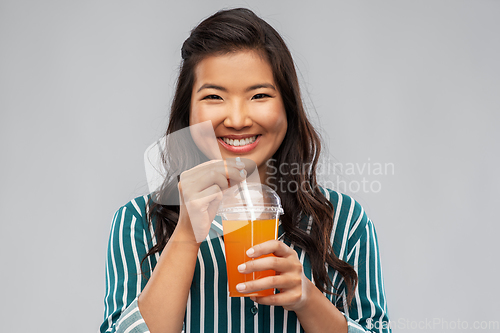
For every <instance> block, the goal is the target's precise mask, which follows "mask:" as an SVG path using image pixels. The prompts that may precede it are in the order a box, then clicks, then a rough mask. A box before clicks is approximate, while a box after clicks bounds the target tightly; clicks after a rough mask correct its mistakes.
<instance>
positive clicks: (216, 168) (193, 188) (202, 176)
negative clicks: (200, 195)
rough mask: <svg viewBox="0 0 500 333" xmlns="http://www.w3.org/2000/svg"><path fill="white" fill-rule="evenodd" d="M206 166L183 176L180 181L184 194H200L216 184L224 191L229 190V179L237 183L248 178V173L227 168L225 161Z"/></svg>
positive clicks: (231, 167) (232, 167)
mask: <svg viewBox="0 0 500 333" xmlns="http://www.w3.org/2000/svg"><path fill="white" fill-rule="evenodd" d="M204 164H205V166H204V167H203V168H199V167H196V168H193V169H190V170H188V171H187V172H184V173H182V174H181V180H180V181H181V183H182V189H183V191H184V192H186V191H188V192H189V193H193V192H200V191H202V190H204V189H206V188H208V187H210V186H212V185H214V184H216V185H218V186H219V188H220V189H222V190H224V189H226V188H228V184H227V183H228V181H227V179H228V178H227V177H229V179H231V180H232V181H233V182H235V183H237V182H240V181H242V180H243V179H245V177H246V171H243V170H239V169H237V168H236V167H234V166H228V167H227V168H226V167H225V166H224V163H223V161H216V162H214V161H212V163H210V164H207V163H204ZM226 170H227V173H226Z"/></svg>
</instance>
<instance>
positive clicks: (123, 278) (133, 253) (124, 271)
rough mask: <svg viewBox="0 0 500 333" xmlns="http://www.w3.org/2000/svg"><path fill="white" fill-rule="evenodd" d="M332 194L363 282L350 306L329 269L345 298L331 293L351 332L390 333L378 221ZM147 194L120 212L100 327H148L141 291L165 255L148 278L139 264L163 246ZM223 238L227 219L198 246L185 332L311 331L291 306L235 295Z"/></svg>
mask: <svg viewBox="0 0 500 333" xmlns="http://www.w3.org/2000/svg"><path fill="white" fill-rule="evenodd" d="M326 197H327V199H329V200H330V201H331V202H332V204H333V207H334V226H333V230H332V236H331V239H332V242H333V244H332V245H333V250H334V252H335V254H336V255H337V256H338V257H339V258H340V259H342V260H344V261H346V262H348V263H349V264H351V265H352V266H353V267H354V268H355V270H356V272H357V273H358V278H359V283H358V286H357V288H356V293H355V297H354V299H353V301H352V303H351V306H350V308H349V309H348V308H347V307H346V306H345V297H346V295H345V286H344V283H343V279H342V277H341V276H340V274H338V272H337V271H335V270H334V269H332V268H331V267H329V270H328V273H329V276H330V278H331V280H332V281H333V286H334V288H337V290H333V291H334V292H335V291H336V293H337V294H338V296H335V295H333V296H332V295H325V297H327V298H328V299H329V300H330V301H331V302H333V303H334V304H344V307H343V313H344V315H345V317H346V318H347V322H348V325H349V332H390V329H389V328H388V327H387V326H388V325H387V324H388V323H389V318H388V316H387V303H386V298H385V293H384V283H383V279H382V268H381V266H380V259H379V252H378V245H377V236H376V234H375V229H374V227H373V223H372V222H371V220H370V219H368V217H367V216H366V214H365V212H364V210H363V208H362V207H361V206H360V205H359V204H358V203H357V202H356V201H354V200H353V199H352V198H350V197H349V196H347V195H344V194H340V193H338V192H335V191H330V190H329V191H326ZM147 200H148V197H147V196H144V197H139V198H136V199H134V200H132V201H130V202H129V203H127V204H126V205H125V206H123V207H121V208H120V209H119V210H118V211H117V212H116V214H115V216H114V218H113V223H112V226H111V233H110V238H109V244H108V255H107V259H106V295H105V298H104V309H105V310H104V322H103V323H102V325H101V332H126V333H128V332H136V333H139V332H140V333H143V332H149V330H148V327H147V326H146V323H145V322H144V320H143V319H142V316H141V313H140V312H139V308H138V306H137V297H138V296H139V294H140V293H141V291H142V290H143V289H144V287H145V286H146V282H147V279H148V278H149V276H150V272H151V271H152V270H153V269H154V267H155V265H156V263H157V262H158V259H159V256H160V254H159V253H156V254H155V255H154V256H150V257H148V258H147V259H146V260H145V261H144V263H143V268H144V271H145V272H149V273H147V274H146V275H147V276H146V277H144V276H142V275H141V269H140V262H141V260H142V258H144V256H145V255H146V253H147V252H148V250H149V249H150V248H151V247H152V246H154V244H156V239H155V236H154V233H153V230H154V226H153V228H150V227H149V226H148V221H147V219H146V203H147ZM302 222H303V223H302V224H301V227H303V228H305V230H307V228H308V227H309V225H310V220H309V219H307V218H306V219H304V220H303V221H302ZM281 234H282V230H281V228H280V235H281ZM221 236H222V230H221V224H220V220H218V217H217V218H216V220H214V222H213V223H212V227H211V230H210V234H209V235H208V237H207V238H206V239H205V241H203V243H202V244H201V246H200V250H199V252H198V259H197V262H196V268H195V272H194V277H193V282H192V285H191V290H190V293H189V297H188V302H187V307H186V315H185V318H184V331H185V332H186V333H199V332H201V333H203V332H205V333H211V332H229V333H233V332H234V333H236V332H276V333H277V332H287V333H288V332H304V330H303V328H302V327H301V326H300V322H299V321H298V319H297V316H296V315H295V313H294V312H293V311H286V310H284V309H283V308H282V307H280V306H276V307H274V306H265V305H260V304H257V303H254V302H253V301H252V300H250V299H249V298H248V297H242V298H234V297H229V296H228V285H227V277H226V266H225V265H226V263H225V254H224V240H223V238H222V237H221ZM288 245H290V244H288ZM290 246H291V247H292V248H293V249H294V250H295V251H297V254H298V256H299V258H300V261H301V262H302V264H303V266H304V274H305V275H306V276H307V277H308V278H309V279H312V271H311V267H310V261H309V256H308V254H307V253H305V252H304V251H302V249H301V248H299V247H297V246H293V245H290ZM165 302H168V300H165ZM374 323H375V325H374ZM377 323H379V324H377Z"/></svg>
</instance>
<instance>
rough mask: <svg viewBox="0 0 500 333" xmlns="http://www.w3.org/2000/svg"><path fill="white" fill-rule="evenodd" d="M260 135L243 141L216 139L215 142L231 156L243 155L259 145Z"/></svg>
mask: <svg viewBox="0 0 500 333" xmlns="http://www.w3.org/2000/svg"><path fill="white" fill-rule="evenodd" d="M260 137H261V135H260V134H259V135H254V136H251V137H248V138H244V139H230V138H226V137H218V138H217V140H218V141H219V143H220V144H221V146H222V147H224V148H225V149H226V150H227V151H229V152H231V153H233V154H245V153H249V152H250V151H252V150H254V149H255V147H257V145H258V144H259V141H260Z"/></svg>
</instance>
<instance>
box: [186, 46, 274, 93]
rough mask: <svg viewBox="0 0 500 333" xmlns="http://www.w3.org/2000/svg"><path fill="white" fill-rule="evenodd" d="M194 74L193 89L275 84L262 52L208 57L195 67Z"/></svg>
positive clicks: (249, 51) (232, 53)
mask: <svg viewBox="0 0 500 333" xmlns="http://www.w3.org/2000/svg"><path fill="white" fill-rule="evenodd" d="M194 74H195V83H194V86H193V89H196V87H199V86H201V85H203V84H205V83H212V84H226V85H230V86H240V85H244V84H255V83H264V82H267V83H271V84H274V76H273V71H272V68H271V65H270V63H269V61H268V60H267V58H266V57H265V56H264V55H263V54H262V52H258V51H255V50H242V51H236V52H231V53H225V54H219V55H210V56H207V57H205V58H203V59H202V60H201V61H200V62H199V63H198V65H197V66H196V67H195V72H194ZM228 88H230V87H228Z"/></svg>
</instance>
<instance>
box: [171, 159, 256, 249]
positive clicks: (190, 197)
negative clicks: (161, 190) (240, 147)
mask: <svg viewBox="0 0 500 333" xmlns="http://www.w3.org/2000/svg"><path fill="white" fill-rule="evenodd" d="M244 168H245V164H244V163H243V162H241V161H240V162H237V161H236V160H235V159H227V160H226V166H225V165H224V161H221V160H217V161H215V160H214V161H208V162H205V163H202V164H200V165H197V166H196V167H194V168H192V169H190V170H187V171H184V172H183V173H181V177H180V183H179V195H180V202H181V207H180V213H179V224H181V225H182V224H186V223H188V222H189V223H190V224H191V228H192V230H193V233H194V237H195V238H196V241H197V242H198V243H200V242H202V241H203V240H204V239H205V238H206V237H207V235H208V232H209V231H210V225H211V224H212V221H213V219H214V217H215V214H216V213H217V209H218V207H219V204H220V201H221V199H222V191H223V190H225V189H227V188H228V178H226V177H229V181H230V182H231V185H233V184H236V183H238V182H241V181H242V180H243V179H245V177H246V174H247V173H246V171H245V169H244ZM226 171H227V173H226Z"/></svg>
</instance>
